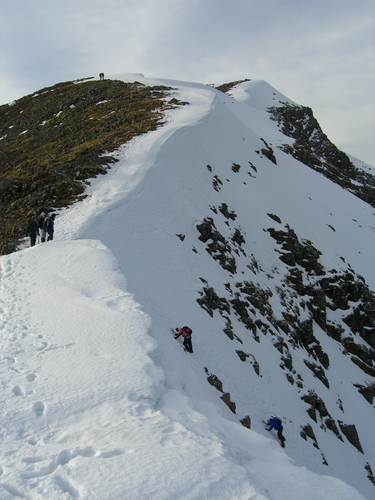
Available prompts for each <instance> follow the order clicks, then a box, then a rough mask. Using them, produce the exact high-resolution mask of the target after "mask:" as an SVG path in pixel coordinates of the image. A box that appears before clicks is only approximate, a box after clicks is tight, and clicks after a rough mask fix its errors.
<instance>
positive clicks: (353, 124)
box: [0, 0, 375, 166]
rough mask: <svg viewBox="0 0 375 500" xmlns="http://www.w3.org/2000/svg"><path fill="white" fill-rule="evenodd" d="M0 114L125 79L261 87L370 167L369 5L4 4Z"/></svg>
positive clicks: (328, 0)
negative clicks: (57, 89)
mask: <svg viewBox="0 0 375 500" xmlns="http://www.w3.org/2000/svg"><path fill="white" fill-rule="evenodd" d="M0 23H1V24H0V31H1V33H0V37H1V38H0V50H1V53H0V54H1V60H0V62H1V66H0V67H1V81H0V103H2V104H3V103H8V102H10V101H12V100H14V99H17V98H19V97H22V96H23V95H27V94H30V93H32V92H34V91H36V90H39V89H40V88H43V87H46V86H50V85H53V84H55V83H58V82H61V81H67V80H71V79H77V78H83V77H88V76H97V75H98V74H99V73H100V72H104V73H105V74H107V75H111V74H119V73H143V74H144V75H145V76H146V77H150V78H151V77H152V78H172V79H177V80H186V81H196V82H200V83H214V84H216V85H219V84H221V83H226V82H228V81H233V80H240V79H245V78H250V79H261V80H266V81H267V82H268V83H269V84H271V85H273V86H274V87H275V88H276V89H278V90H279V91H280V92H282V93H283V94H285V95H286V96H288V97H289V98H290V99H292V100H293V101H295V102H297V103H299V104H302V105H305V106H309V107H311V108H312V109H313V111H314V114H315V116H316V118H317V119H318V121H319V123H320V124H321V126H322V128H323V131H324V132H325V133H326V134H327V135H328V137H329V138H330V139H331V141H332V142H334V144H336V145H337V146H338V147H339V148H340V149H342V150H343V151H345V152H346V153H348V154H351V155H353V156H356V157H357V158H359V159H360V160H363V161H365V162H367V163H369V164H371V165H373V166H374V165H375V141H374V131H375V113H374V110H375V95H374V92H373V89H374V81H375V78H374V71H375V69H374V68H375V3H374V1H373V0H358V1H354V0H314V1H309V0H231V1H229V0H177V1H176V0H159V1H158V2H155V1H154V0H79V1H77V0H65V1H64V2H61V1H57V0H33V1H32V2H30V1H29V0H16V1H14V0H2V1H1V4H0Z"/></svg>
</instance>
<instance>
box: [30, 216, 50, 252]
mask: <svg viewBox="0 0 375 500" xmlns="http://www.w3.org/2000/svg"><path fill="white" fill-rule="evenodd" d="M55 217H56V214H51V215H50V214H49V213H48V212H46V213H41V214H40V215H39V217H35V216H32V217H31V218H30V219H29V220H28V222H27V231H26V236H29V237H30V246H31V247H33V246H34V245H35V243H36V240H37V237H38V236H40V242H41V243H44V242H45V241H51V240H53V233H54V231H55ZM46 238H47V240H46Z"/></svg>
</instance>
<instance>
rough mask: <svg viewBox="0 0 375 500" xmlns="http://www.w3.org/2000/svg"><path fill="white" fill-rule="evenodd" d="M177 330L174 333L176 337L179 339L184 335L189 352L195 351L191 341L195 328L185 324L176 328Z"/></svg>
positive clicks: (185, 345)
mask: <svg viewBox="0 0 375 500" xmlns="http://www.w3.org/2000/svg"><path fill="white" fill-rule="evenodd" d="M176 332H177V333H175V335H174V338H175V339H178V338H179V337H183V338H184V341H183V344H184V347H185V350H186V351H187V352H190V353H192V352H193V345H192V343H191V334H192V333H193V330H192V329H191V328H189V327H188V326H183V327H182V328H176Z"/></svg>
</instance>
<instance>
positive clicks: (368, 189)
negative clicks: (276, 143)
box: [268, 103, 375, 207]
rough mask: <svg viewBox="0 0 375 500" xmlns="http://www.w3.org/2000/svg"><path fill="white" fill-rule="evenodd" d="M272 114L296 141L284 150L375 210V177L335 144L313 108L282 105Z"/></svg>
mask: <svg viewBox="0 0 375 500" xmlns="http://www.w3.org/2000/svg"><path fill="white" fill-rule="evenodd" d="M268 111H269V113H270V116H271V119H273V120H275V121H276V122H277V123H278V125H279V128H280V130H281V131H282V132H283V134H285V135H286V136H288V137H292V138H293V139H295V141H294V143H293V145H290V144H284V145H282V146H280V149H282V150H283V151H284V152H285V153H288V154H290V155H292V156H293V157H294V158H296V159H297V160H298V161H300V162H302V163H304V164H305V165H307V166H308V167H310V168H312V169H314V170H316V171H318V172H320V173H322V174H323V175H324V176H325V177H327V178H328V179H330V180H331V181H333V182H335V183H336V184H339V185H340V186H341V187H342V188H344V189H347V190H348V191H350V192H351V193H353V194H355V195H356V196H358V198H360V199H361V200H363V201H365V202H366V203H369V204H370V205H371V206H372V207H375V176H374V175H371V174H370V173H368V172H365V171H363V170H360V169H358V168H356V167H355V166H354V165H353V163H352V162H351V161H350V159H349V158H348V156H347V155H346V154H345V153H343V152H342V151H340V150H339V149H337V147H336V146H335V145H334V144H332V142H331V141H330V140H329V139H328V138H327V136H326V135H325V134H324V133H323V131H322V129H321V128H320V125H319V123H318V122H317V120H316V119H315V117H314V115H313V112H312V110H311V109H310V108H308V107H305V106H298V105H295V104H290V103H282V106H278V107H271V108H269V109H268Z"/></svg>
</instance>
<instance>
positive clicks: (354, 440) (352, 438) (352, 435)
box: [338, 420, 363, 453]
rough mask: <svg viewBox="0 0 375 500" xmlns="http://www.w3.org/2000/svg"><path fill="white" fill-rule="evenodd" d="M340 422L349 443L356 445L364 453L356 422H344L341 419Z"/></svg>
mask: <svg viewBox="0 0 375 500" xmlns="http://www.w3.org/2000/svg"><path fill="white" fill-rule="evenodd" d="M338 422H339V426H340V429H341V432H342V433H343V434H344V436H345V437H346V438H347V440H348V441H349V443H350V444H352V445H353V446H355V447H356V448H357V450H358V451H359V452H361V453H363V449H362V446H361V443H360V441H359V437H358V432H357V429H356V426H355V425H354V424H344V423H343V422H341V420H339V421H338Z"/></svg>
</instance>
